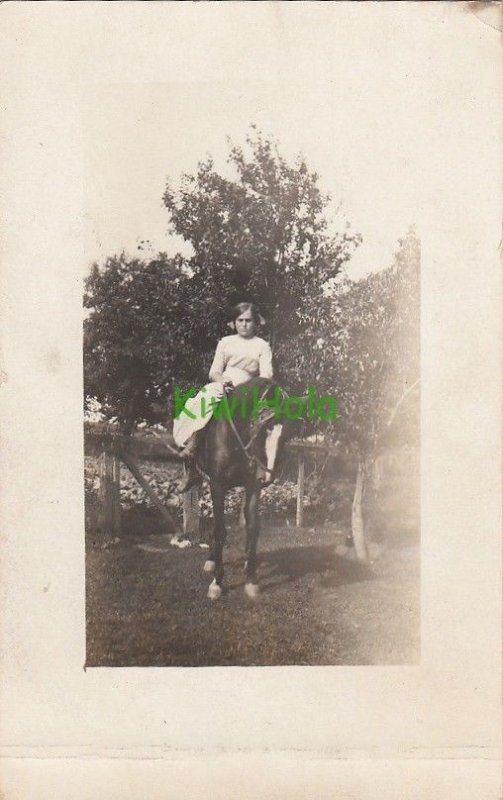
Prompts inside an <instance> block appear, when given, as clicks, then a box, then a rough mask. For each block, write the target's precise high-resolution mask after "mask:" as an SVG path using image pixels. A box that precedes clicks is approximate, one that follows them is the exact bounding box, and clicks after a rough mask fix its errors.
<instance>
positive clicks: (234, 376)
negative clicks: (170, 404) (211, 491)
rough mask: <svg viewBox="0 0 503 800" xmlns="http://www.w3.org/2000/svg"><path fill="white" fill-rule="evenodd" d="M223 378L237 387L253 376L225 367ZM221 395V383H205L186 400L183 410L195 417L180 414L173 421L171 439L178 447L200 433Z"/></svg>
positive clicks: (241, 370)
mask: <svg viewBox="0 0 503 800" xmlns="http://www.w3.org/2000/svg"><path fill="white" fill-rule="evenodd" d="M223 377H224V379H225V380H226V381H227V380H229V381H232V383H233V385H234V386H239V385H240V384H242V383H246V381H249V380H250V378H251V377H253V376H252V375H251V374H250V373H249V372H246V370H244V369H240V368H239V367H227V368H226V370H225V372H224V373H223ZM223 394H224V386H223V383H219V382H218V381H213V383H207V384H206V386H204V387H203V389H201V391H199V392H198V393H197V394H196V396H195V397H191V398H189V399H188V400H187V402H186V403H185V408H186V409H187V410H188V411H189V412H191V413H192V414H193V415H194V416H195V419H191V417H189V416H188V414H185V413H183V412H182V413H181V414H180V415H179V417H178V419H175V420H174V423H173V438H174V440H175V444H177V445H178V447H183V446H184V445H185V444H186V442H187V441H188V440H189V439H190V437H191V436H192V434H193V433H195V432H196V431H200V430H201V429H202V428H204V426H205V425H207V424H208V422H209V421H210V419H211V416H212V413H213V408H214V405H215V403H217V402H218V401H219V400H220V399H221V398H222V397H223ZM212 400H213V403H212Z"/></svg>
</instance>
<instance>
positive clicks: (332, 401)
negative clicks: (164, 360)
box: [173, 384, 337, 422]
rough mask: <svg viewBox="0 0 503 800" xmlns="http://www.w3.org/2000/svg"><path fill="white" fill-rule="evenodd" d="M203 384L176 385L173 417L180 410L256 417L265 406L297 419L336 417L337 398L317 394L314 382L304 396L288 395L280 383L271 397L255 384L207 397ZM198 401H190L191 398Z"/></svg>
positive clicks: (192, 415)
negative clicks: (188, 406) (261, 392)
mask: <svg viewBox="0 0 503 800" xmlns="http://www.w3.org/2000/svg"><path fill="white" fill-rule="evenodd" d="M205 394H206V387H204V386H203V387H202V388H201V389H196V388H195V387H194V386H191V387H190V389H188V390H187V391H182V390H181V389H180V388H179V387H178V386H176V387H175V391H174V396H173V408H174V418H175V419H179V418H180V417H181V416H182V414H184V415H185V416H187V417H188V418H189V419H198V418H203V417H207V416H210V415H211V416H213V417H214V418H215V419H227V420H234V419H235V418H236V417H237V416H238V415H239V416H240V417H241V419H251V420H256V419H258V417H259V415H260V414H261V413H262V412H263V411H264V410H268V409H270V410H272V411H273V414H274V419H275V420H276V421H278V422H279V421H281V420H282V419H288V420H296V419H304V418H307V419H309V420H315V419H321V420H334V419H336V418H337V400H336V398H335V397H333V396H332V395H329V394H322V395H320V396H317V395H316V391H315V389H314V386H312V385H310V384H309V385H308V387H307V393H306V395H305V396H304V397H300V396H299V395H287V394H286V392H284V391H283V389H281V388H280V387H279V386H276V387H275V389H274V394H273V397H267V398H263V397H262V396H261V395H260V392H259V390H258V387H256V386H254V387H253V388H252V389H251V390H249V389H248V388H247V387H243V388H242V391H241V392H239V393H235V394H233V395H232V396H231V397H228V396H227V395H226V394H224V395H223V396H222V397H221V398H219V399H216V398H215V397H209V398H208V397H206V396H205ZM197 397H198V398H199V401H198V402H196V404H194V403H192V402H191V403H190V408H187V405H186V404H187V401H188V400H192V399H193V398H197Z"/></svg>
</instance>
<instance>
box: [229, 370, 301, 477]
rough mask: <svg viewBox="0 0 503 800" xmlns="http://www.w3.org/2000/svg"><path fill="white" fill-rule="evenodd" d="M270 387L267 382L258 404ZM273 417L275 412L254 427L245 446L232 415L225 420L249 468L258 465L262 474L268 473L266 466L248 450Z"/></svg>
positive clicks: (282, 391)
mask: <svg viewBox="0 0 503 800" xmlns="http://www.w3.org/2000/svg"><path fill="white" fill-rule="evenodd" d="M271 386H272V383H271V382H268V383H267V384H266V385H265V388H264V390H263V392H262V394H261V395H260V399H259V403H262V402H263V400H264V398H265V397H266V395H267V392H268V391H269V389H270V388H271ZM280 391H281V393H282V395H286V392H285V391H284V390H283V389H281V390H280ZM274 417H275V412H271V413H270V414H268V415H267V416H265V418H263V419H262V421H261V423H260V424H259V425H257V426H256V430H255V432H252V434H251V436H250V439H249V440H248V442H247V443H246V444H245V443H244V442H243V440H242V438H241V435H240V433H239V431H238V429H237V428H236V426H235V424H234V420H233V419H232V415H230V416H229V418H228V420H227V421H228V423H229V425H230V426H231V429H232V432H233V433H234V436H235V437H236V439H237V442H238V444H239V446H240V448H241V450H242V451H243V453H244V455H245V456H246V458H247V459H248V464H249V466H250V467H251V466H253V465H254V464H255V465H256V464H258V466H259V467H261V468H262V469H263V470H264V472H268V468H267V466H266V465H265V464H263V463H262V461H261V460H260V458H259V457H258V456H257V455H254V454H252V453H250V452H249V449H250V447H251V446H252V444H253V442H254V441H255V439H256V438H257V436H258V435H259V433H260V432H261V431H262V430H263V428H264V425H266V424H267V423H268V422H269V421H270V420H271V419H274Z"/></svg>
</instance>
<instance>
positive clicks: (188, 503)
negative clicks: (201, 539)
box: [183, 465, 200, 536]
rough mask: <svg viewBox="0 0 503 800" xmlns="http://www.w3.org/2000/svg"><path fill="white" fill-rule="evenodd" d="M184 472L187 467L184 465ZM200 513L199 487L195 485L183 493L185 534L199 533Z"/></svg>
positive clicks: (196, 534)
mask: <svg viewBox="0 0 503 800" xmlns="http://www.w3.org/2000/svg"><path fill="white" fill-rule="evenodd" d="M183 470H184V474H185V473H186V470H187V467H186V466H185V465H184V467H183ZM199 529H200V514H199V489H198V487H197V486H193V487H192V489H189V491H188V492H185V494H184V495H183V533H184V535H185V536H190V535H191V534H192V535H193V536H194V535H195V536H198V535H199Z"/></svg>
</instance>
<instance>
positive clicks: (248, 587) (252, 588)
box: [245, 583, 260, 599]
mask: <svg viewBox="0 0 503 800" xmlns="http://www.w3.org/2000/svg"><path fill="white" fill-rule="evenodd" d="M245 594H246V595H247V596H248V597H251V598H252V599H255V598H256V597H258V596H259V594H260V586H259V585H258V583H245Z"/></svg>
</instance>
